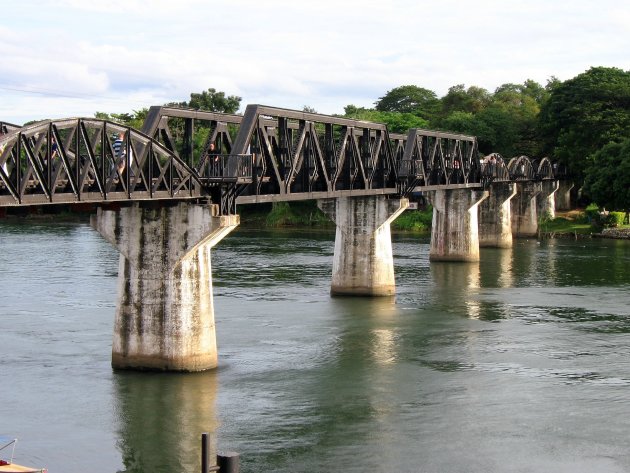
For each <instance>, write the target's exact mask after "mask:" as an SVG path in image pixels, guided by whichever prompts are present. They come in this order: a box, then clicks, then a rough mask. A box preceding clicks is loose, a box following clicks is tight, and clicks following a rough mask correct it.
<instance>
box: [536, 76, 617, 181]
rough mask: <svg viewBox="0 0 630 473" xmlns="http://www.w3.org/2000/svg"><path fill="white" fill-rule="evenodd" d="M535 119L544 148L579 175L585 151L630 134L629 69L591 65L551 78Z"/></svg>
mask: <svg viewBox="0 0 630 473" xmlns="http://www.w3.org/2000/svg"><path fill="white" fill-rule="evenodd" d="M540 125H541V130H542V133H543V136H544V140H545V143H544V145H545V150H546V151H547V153H548V154H549V155H550V156H552V157H554V158H556V159H557V160H559V161H560V162H562V163H565V164H566V165H567V167H568V169H569V171H570V172H572V173H573V174H574V175H575V176H576V177H577V178H578V179H579V178H581V177H583V176H584V172H585V171H586V168H587V165H588V161H587V157H588V156H592V155H593V154H594V153H596V152H597V151H599V150H600V149H601V148H603V147H604V146H605V145H607V144H608V143H610V142H619V141H621V140H622V139H624V138H626V137H627V136H629V135H630V72H629V71H623V70H621V69H617V68H614V67H592V68H591V69H589V70H588V71H586V72H584V73H582V74H579V75H578V76H576V77H574V78H573V79H570V80H567V81H565V82H562V83H560V84H554V85H553V86H552V87H551V88H550V94H549V99H548V100H547V101H546V102H545V103H544V105H543V107H542V109H541V112H540Z"/></svg>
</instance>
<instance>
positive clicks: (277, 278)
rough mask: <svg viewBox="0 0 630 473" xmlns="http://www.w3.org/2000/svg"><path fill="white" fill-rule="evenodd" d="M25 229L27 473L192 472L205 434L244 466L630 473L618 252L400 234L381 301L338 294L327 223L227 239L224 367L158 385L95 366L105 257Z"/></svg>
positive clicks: (9, 269)
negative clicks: (441, 259) (458, 247)
mask: <svg viewBox="0 0 630 473" xmlns="http://www.w3.org/2000/svg"><path fill="white" fill-rule="evenodd" d="M34 228H35V229H36V230H33V229H32V228H31V227H29V226H28V225H18V226H15V225H7V224H4V223H2V224H0V244H1V245H2V248H3V250H4V251H5V255H11V257H10V258H3V259H2V260H0V269H1V271H0V285H1V287H2V288H3V290H4V296H3V297H2V298H0V314H2V317H0V345H1V346H2V347H3V357H2V359H0V369H1V374H2V376H3V379H5V380H11V385H12V386H13V387H15V389H10V390H7V389H3V390H1V391H0V405H1V406H2V407H0V409H1V410H0V419H1V420H2V428H3V430H7V431H11V432H15V433H16V435H17V436H18V437H20V438H21V439H23V442H22V446H21V447H20V449H21V453H22V458H21V460H23V461H22V463H26V464H31V463H32V464H45V465H46V466H48V467H49V471H51V473H54V472H55V471H63V472H66V473H78V472H81V471H88V470H89V471H92V470H94V469H97V470H99V471H121V472H122V471H125V472H136V471H152V472H165V473H166V472H171V471H198V470H199V444H200V438H199V436H200V434H201V432H206V431H207V432H209V433H210V434H211V437H212V439H213V442H214V443H213V448H215V449H223V450H235V451H238V452H239V453H240V454H241V462H242V471H243V472H244V473H247V472H255V471H274V472H287V473H288V472H291V473H294V472H320V471H336V470H339V469H343V470H344V471H346V472H364V471H376V472H384V471H401V472H415V471H468V472H506V471H507V472H510V471H514V472H516V471H519V472H538V471H571V472H590V471H598V472H622V471H630V457H629V456H628V452H627V445H626V438H627V432H629V431H630V420H628V416H627V400H626V399H627V392H628V388H630V361H629V360H630V343H629V338H628V337H629V336H630V313H629V310H628V307H630V290H629V288H630V245H628V243H627V242H609V241H596V240H593V241H587V242H573V241H570V242H565V241H554V242H550V241H543V242H540V243H539V242H537V241H535V240H529V241H527V240H525V241H524V240H517V241H516V244H515V247H514V249H512V250H493V249H485V248H484V249H482V252H481V262H479V263H472V264H446V263H431V264H429V261H428V253H429V251H428V250H429V248H428V241H427V240H423V239H418V238H417V237H415V236H404V235H395V236H394V239H395V242H394V255H395V268H396V280H397V295H396V296H395V297H394V298H388V299H363V298H331V297H330V296H329V290H330V273H331V266H332V251H333V241H332V238H333V234H332V233H331V232H328V233H305V232H262V231H259V230H248V229H246V228H242V229H239V230H237V231H236V232H235V233H234V234H232V235H230V237H229V238H226V239H225V240H224V241H222V242H221V244H220V245H219V246H218V247H217V248H215V250H214V251H213V272H214V282H215V284H214V291H215V310H216V323H217V337H218V345H219V363H220V365H219V368H218V370H216V371H214V372H210V373H200V374H190V375H171V374H155V373H154V374H151V373H133V372H112V371H111V368H110V367H109V350H111V336H112V323H113V312H114V303H115V294H114V292H115V287H116V284H115V283H116V272H117V268H118V255H117V254H116V252H115V251H114V250H113V249H112V248H111V247H110V246H109V245H108V244H107V243H105V242H103V241H102V240H101V239H100V237H99V236H98V235H96V234H95V233H94V232H92V231H91V230H90V229H89V228H88V227H87V226H86V225H83V224H80V225H71V224H68V225H65V226H59V225H52V224H51V225H46V224H43V225H42V224H39V225H37V226H35V227H34ZM88 262H89V264H88ZM34 387H36V388H35V389H34ZM69 446H70V447H69ZM42 460H45V461H42ZM94 465H97V466H98V468H95V466H94Z"/></svg>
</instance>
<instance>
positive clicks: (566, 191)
mask: <svg viewBox="0 0 630 473" xmlns="http://www.w3.org/2000/svg"><path fill="white" fill-rule="evenodd" d="M574 186H575V184H574V183H573V182H571V181H564V180H562V181H558V191H557V192H556V210H571V207H572V205H571V190H572V189H573V187H574Z"/></svg>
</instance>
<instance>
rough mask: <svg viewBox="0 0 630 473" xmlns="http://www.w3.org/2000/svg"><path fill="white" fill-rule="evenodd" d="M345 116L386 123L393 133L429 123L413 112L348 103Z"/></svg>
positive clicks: (423, 126) (426, 125)
mask: <svg viewBox="0 0 630 473" xmlns="http://www.w3.org/2000/svg"><path fill="white" fill-rule="evenodd" d="M344 111H345V114H344V117H345V118H353V119H355V120H365V121H368V122H374V123H384V124H385V125H387V130H388V131H390V132H391V133H407V132H408V131H409V129H411V128H427V127H428V125H429V123H428V122H427V121H426V120H424V119H423V118H420V117H418V116H416V115H414V114H412V113H398V112H379V111H378V110H373V109H369V108H363V107H356V106H354V105H347V106H346V107H345V108H344Z"/></svg>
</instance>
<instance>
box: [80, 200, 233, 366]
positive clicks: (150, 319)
mask: <svg viewBox="0 0 630 473" xmlns="http://www.w3.org/2000/svg"><path fill="white" fill-rule="evenodd" d="M238 224H239V216H238V215H231V216H221V217H212V216H211V214H210V208H209V207H208V206H204V205H197V204H188V203H179V204H176V205H173V206H170V207H163V206H160V207H155V206H154V205H152V204H149V206H148V207H144V206H141V205H140V204H138V203H136V204H133V205H132V206H131V207H124V208H122V209H120V210H118V211H113V210H103V209H98V213H97V215H95V216H93V217H92V226H93V227H94V228H95V229H96V230H97V231H98V232H99V233H100V234H101V235H102V236H103V237H104V238H105V239H106V240H107V241H109V242H110V243H111V244H112V245H114V247H116V248H117V249H118V251H119V252H120V263H119V269H118V301H117V307H116V317H115V321H114V340H113V344H112V366H113V367H114V368H118V369H149V370H167V371H203V370H207V369H211V368H215V367H216V366H217V345H216V334H215V326H214V308H213V301H212V272H211V265H210V249H211V248H212V247H213V246H214V245H216V244H217V243H218V242H219V241H221V239H223V238H224V237H225V236H226V235H227V234H228V233H230V232H231V231H232V230H234V229H235V228H236V227H237V226H238Z"/></svg>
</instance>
